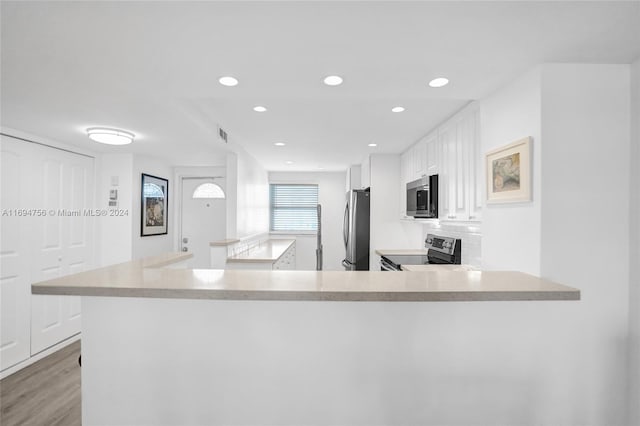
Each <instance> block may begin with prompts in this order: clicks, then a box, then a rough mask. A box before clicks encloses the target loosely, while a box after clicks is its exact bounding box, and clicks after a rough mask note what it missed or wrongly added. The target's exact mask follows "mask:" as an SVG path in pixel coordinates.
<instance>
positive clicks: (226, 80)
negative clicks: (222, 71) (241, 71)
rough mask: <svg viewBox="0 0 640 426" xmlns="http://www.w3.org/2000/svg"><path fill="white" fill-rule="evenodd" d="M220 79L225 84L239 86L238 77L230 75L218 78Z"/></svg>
mask: <svg viewBox="0 0 640 426" xmlns="http://www.w3.org/2000/svg"><path fill="white" fill-rule="evenodd" d="M218 81H219V82H220V84H222V85H223V86H237V85H238V80H237V79H236V78H233V77H230V76H225V77H220V78H219V79H218Z"/></svg>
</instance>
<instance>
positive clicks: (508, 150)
mask: <svg viewBox="0 0 640 426" xmlns="http://www.w3.org/2000/svg"><path fill="white" fill-rule="evenodd" d="M486 161H487V163H486V164H487V168H486V170H487V203H516V202H522V201H531V138H530V137H526V138H523V139H520V140H518V141H515V142H513V143H511V144H509V145H506V146H503V147H500V148H498V149H494V150H493V151H490V152H488V153H487V156H486Z"/></svg>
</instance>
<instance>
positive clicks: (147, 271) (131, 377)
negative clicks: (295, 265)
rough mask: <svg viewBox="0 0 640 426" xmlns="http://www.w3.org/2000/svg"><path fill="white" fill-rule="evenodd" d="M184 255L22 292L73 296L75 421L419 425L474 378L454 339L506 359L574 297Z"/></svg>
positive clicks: (490, 284)
mask: <svg viewBox="0 0 640 426" xmlns="http://www.w3.org/2000/svg"><path fill="white" fill-rule="evenodd" d="M187 259H188V255H185V254H167V255H165V256H160V257H157V258H151V259H146V260H137V261H132V262H127V263H123V264H119V265H114V266H110V267H106V268H101V269H97V270H94V271H87V272H83V273H79V274H75V275H71V276H67V277H63V278H58V279H54V280H50V281H45V282H41V283H36V284H33V286H32V292H33V293H34V294H54V295H79V296H82V310H83V314H82V315H83V323H82V359H83V365H82V416H83V423H84V424H111V425H122V424H337V423H340V424H342V423H349V424H375V423H385V424H407V423H420V419H423V418H424V416H430V417H431V418H438V416H439V415H441V413H440V410H443V409H444V408H445V406H446V405H447V404H452V403H454V400H453V399H455V398H454V397H453V395H454V394H455V393H457V390H459V388H462V387H464V388H467V389H469V388H470V387H471V388H474V386H475V387H476V388H477V387H478V386H480V387H483V386H486V385H487V384H486V382H484V379H482V377H476V378H473V374H474V372H473V370H472V367H473V365H474V363H473V362H471V363H470V364H468V365H467V364H465V363H464V362H462V363H460V361H461V360H464V359H466V358H469V359H470V360H472V359H473V354H470V353H461V352H460V339H461V338H462V336H463V335H464V336H470V337H467V338H468V339H471V340H476V339H481V338H489V339H492V341H493V342H494V344H495V345H494V344H492V345H491V347H488V348H480V350H483V351H494V352H495V363H496V367H497V368H499V369H500V368H502V369H507V370H508V369H509V368H510V367H509V364H508V363H506V364H505V363H504V357H505V356H507V357H508V356H509V355H508V353H505V351H506V352H509V351H510V350H509V349H505V345H504V342H506V341H509V342H514V341H518V340H520V339H522V335H521V331H522V330H525V329H528V330H529V331H530V330H531V329H535V327H536V323H537V317H538V316H539V315H543V314H544V312H546V311H548V310H559V309H565V308H567V307H569V306H571V305H572V304H566V303H559V301H569V300H573V301H575V300H579V299H580V291H579V290H577V289H575V288H571V287H567V286H563V285H560V284H556V283H553V282H551V281H548V280H544V279H541V278H536V277H533V276H530V275H527V274H523V273H518V272H481V271H437V272H433V271H431V272H398V273H388V272H377V271H376V272H365V271H355V272H343V271H324V272H317V271H253V270H248V271H247V270H213V269H212V270H207V269H194V270H191V269H186V268H184V267H183V268H175V267H171V266H172V265H173V264H175V263H184V262H185V260H187ZM429 301H440V302H456V303H422V302H429ZM475 301H482V303H468V302H475ZM507 301H514V302H515V301H517V303H506V302H507ZM399 302H402V303H399ZM464 318H473V320H471V321H469V322H467V321H466V320H464ZM560 328H562V327H561V325H560ZM539 332H540V334H544V333H545V330H539ZM567 332H570V331H567ZM520 356H522V355H520ZM524 356H525V357H529V356H531V355H524ZM452 368H453V370H451V369H452ZM446 371H449V372H451V373H453V374H454V375H453V376H451V378H447V377H446V374H445V373H444V372H446ZM443 374H444V375H443ZM467 375H468V376H469V377H471V379H470V381H469V382H465V383H464V384H463V383H461V382H459V379H456V378H455V377H462V376H467ZM521 379H522V380H531V381H534V382H535V381H539V380H540V378H539V377H536V376H535V374H533V373H532V374H531V377H521ZM443 386H444V388H443ZM520 386H522V384H521V383H511V384H509V383H507V384H506V385H505V386H503V387H502V388H501V389H500V390H499V391H498V392H497V393H498V394H499V395H502V396H503V397H504V398H505V399H503V400H502V402H497V403H496V405H495V407H494V408H492V410H493V409H495V410H500V408H501V406H502V404H510V405H511V404H513V403H514V399H518V398H528V397H530V396H531V395H528V396H527V395H522V396H518V394H517V393H515V390H516V388H519V387H520ZM474 389H475V388H474ZM541 389H545V387H542V388H541ZM478 390H480V389H478ZM494 392H496V390H495V389H494ZM438 395H439V396H438ZM449 395H451V396H449ZM436 396H438V398H439V401H440V403H439V404H435V403H434V402H433V401H434V399H433V398H434V397H436ZM459 397H460V396H459ZM459 397H458V398H459ZM461 397H462V398H464V395H461ZM541 397H544V396H543V395H542V396H541ZM450 398H453V399H451V400H450ZM497 400H498V401H500V399H497ZM467 402H468V404H471V406H474V404H482V401H478V402H473V401H467ZM485 402H486V401H485ZM516 402H518V401H516ZM442 404H444V405H442ZM471 408H473V407H471ZM503 408H504V407H503ZM509 413H511V414H509ZM504 415H505V416H515V417H505V418H504V420H505V421H506V422H507V423H510V422H511V421H516V420H517V419H518V417H517V413H512V412H505V414H504Z"/></svg>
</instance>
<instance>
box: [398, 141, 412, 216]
mask: <svg viewBox="0 0 640 426" xmlns="http://www.w3.org/2000/svg"><path fill="white" fill-rule="evenodd" d="M410 163H411V155H410V149H408V150H406V151H405V152H403V153H402V155H400V189H399V190H400V217H401V218H404V217H406V215H407V183H409V182H410V181H411V176H410V175H409V169H410Z"/></svg>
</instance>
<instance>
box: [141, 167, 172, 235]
mask: <svg viewBox="0 0 640 426" xmlns="http://www.w3.org/2000/svg"><path fill="white" fill-rule="evenodd" d="M140 194H141V208H140V236H141V237H149V236H152V235H164V234H166V233H167V230H168V226H167V225H168V220H169V217H168V212H169V210H168V206H169V181H168V180H167V179H164V178H161V177H158V176H152V175H148V174H145V173H142V181H141V185H140Z"/></svg>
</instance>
